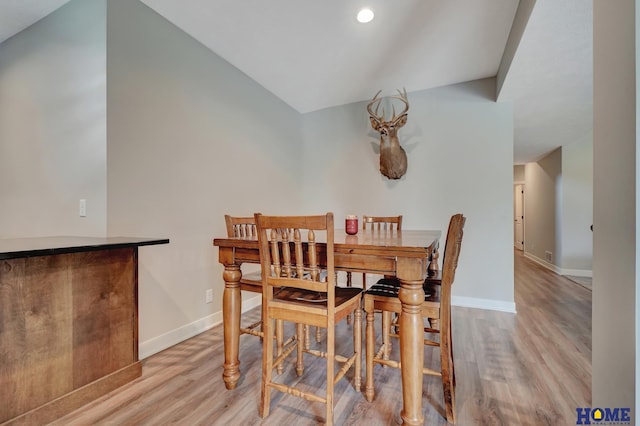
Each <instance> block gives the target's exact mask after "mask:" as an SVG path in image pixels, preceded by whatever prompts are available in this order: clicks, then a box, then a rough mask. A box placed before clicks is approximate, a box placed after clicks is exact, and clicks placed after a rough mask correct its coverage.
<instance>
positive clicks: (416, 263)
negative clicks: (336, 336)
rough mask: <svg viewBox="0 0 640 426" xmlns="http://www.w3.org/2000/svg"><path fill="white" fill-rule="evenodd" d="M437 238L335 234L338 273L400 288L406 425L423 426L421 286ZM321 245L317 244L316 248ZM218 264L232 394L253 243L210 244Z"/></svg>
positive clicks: (414, 233)
mask: <svg viewBox="0 0 640 426" xmlns="http://www.w3.org/2000/svg"><path fill="white" fill-rule="evenodd" d="M440 236H441V232H440V231H434V230H402V231H389V230H359V231H358V234H356V235H348V234H347V233H346V232H345V231H344V230H340V229H336V230H335V236H334V250H335V268H336V270H340V271H350V272H364V273H368V274H380V275H392V276H396V277H397V278H398V279H399V280H400V283H401V289H400V291H399V293H398V296H399V299H400V301H401V302H402V315H401V316H400V362H401V365H402V369H401V372H402V400H403V408H402V412H401V417H402V420H403V423H404V424H407V425H421V424H423V421H424V420H423V416H422V380H423V376H422V365H423V357H424V346H423V338H424V337H423V323H422V315H421V311H420V309H421V305H422V302H423V300H424V290H423V288H422V284H423V282H424V279H425V277H426V274H427V271H428V270H437V268H438V262H437V259H438V245H439V240H440ZM319 243H321V242H319ZM213 245H214V246H216V247H218V249H219V251H218V260H219V262H220V263H221V264H222V265H224V272H223V275H222V277H223V280H224V293H223V300H222V312H223V322H224V370H223V373H222V378H223V380H224V382H225V386H226V388H227V389H234V388H235V387H236V384H237V382H238V380H239V379H240V361H239V360H238V353H239V344H240V313H241V311H242V298H241V295H240V285H239V281H240V278H241V277H242V272H241V269H240V266H241V265H242V264H243V263H254V264H255V263H258V264H259V263H260V256H259V250H258V240H257V239H256V237H248V238H234V237H221V238H214V240H213Z"/></svg>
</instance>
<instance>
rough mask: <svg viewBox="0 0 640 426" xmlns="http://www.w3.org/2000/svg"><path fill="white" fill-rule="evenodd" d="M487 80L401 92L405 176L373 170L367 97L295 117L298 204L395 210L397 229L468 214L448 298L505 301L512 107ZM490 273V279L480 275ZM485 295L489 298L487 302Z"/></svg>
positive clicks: (341, 212)
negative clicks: (299, 124)
mask: <svg viewBox="0 0 640 426" xmlns="http://www.w3.org/2000/svg"><path fill="white" fill-rule="evenodd" d="M494 96H495V79H487V80H480V81H474V82H470V83H466V84H459V85H455V86H448V87H443V88H438V89H432V90H425V91H421V92H412V93H409V102H410V110H409V120H408V123H407V125H406V126H405V127H403V128H402V129H400V131H399V135H400V141H401V143H402V145H403V146H404V148H405V150H406V151H407V155H408V159H409V165H408V170H407V173H406V175H405V176H404V177H403V178H402V179H400V180H397V181H391V180H388V179H387V178H385V177H384V176H382V175H381V174H380V172H379V165H378V161H379V155H378V144H379V135H378V134H377V133H376V132H374V131H373V130H372V129H371V127H370V123H369V118H368V115H367V112H366V108H365V107H366V103H355V104H349V105H344V106H341V107H335V108H329V109H325V110H321V111H317V112H312V113H308V114H305V115H304V116H303V123H304V127H303V129H304V135H305V139H304V142H305V149H304V158H303V161H302V162H303V163H304V164H307V165H313V169H312V170H311V169H308V171H307V172H306V173H305V174H304V191H305V194H308V197H307V198H306V199H305V211H318V210H326V209H327V206H331V208H332V209H333V211H334V213H335V214H336V218H337V221H338V223H340V220H343V218H344V216H345V215H347V214H357V215H363V214H375V215H397V214H403V216H404V217H403V228H406V229H411V228H428V229H440V230H442V231H443V232H445V233H446V230H447V226H448V222H449V218H450V217H451V215H453V214H455V213H458V212H461V213H464V214H465V216H466V217H467V222H466V225H465V235H464V241H463V248H462V252H461V255H460V265H459V268H458V273H457V274H456V285H455V286H454V288H453V294H454V296H456V299H455V300H454V303H457V304H470V305H473V306H484V307H488V306H492V307H494V308H497V309H506V310H512V309H513V307H514V305H513V300H514V299H513V217H512V216H513V214H512V212H513V195H512V192H513V111H512V106H511V104H506V103H504V104H501V103H496V102H494ZM485 277H491V279H485ZM486 299H491V300H492V302H491V303H487V301H486Z"/></svg>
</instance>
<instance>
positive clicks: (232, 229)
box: [224, 214, 258, 238]
mask: <svg viewBox="0 0 640 426" xmlns="http://www.w3.org/2000/svg"><path fill="white" fill-rule="evenodd" d="M224 220H225V223H226V225H227V236H228V237H233V238H257V237H258V232H257V230H256V219H255V217H253V216H251V217H237V216H230V215H228V214H226V215H224Z"/></svg>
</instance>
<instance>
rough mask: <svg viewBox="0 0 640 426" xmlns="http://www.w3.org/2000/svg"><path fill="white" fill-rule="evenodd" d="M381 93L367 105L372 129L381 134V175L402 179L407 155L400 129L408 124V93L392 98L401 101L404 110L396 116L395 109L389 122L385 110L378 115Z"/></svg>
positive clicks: (401, 93) (399, 93) (405, 170)
mask: <svg viewBox="0 0 640 426" xmlns="http://www.w3.org/2000/svg"><path fill="white" fill-rule="evenodd" d="M380 92H382V90H380V91H378V93H376V95H375V96H374V97H373V99H372V100H371V102H369V104H368V105H367V111H368V112H369V119H370V120H371V127H373V130H375V131H376V132H379V133H380V173H382V174H383V175H384V176H386V177H388V178H389V179H400V178H401V177H402V176H404V174H405V173H406V172H407V153H406V152H405V151H404V149H403V148H402V147H401V146H400V141H399V140H398V129H399V128H401V127H402V126H404V125H405V124H406V123H407V111H409V100H408V99H407V91H406V90H404V89H403V91H402V92H401V91H400V90H398V94H397V95H395V96H390V98H391V99H398V100H400V101H401V102H402V103H403V104H404V109H403V110H402V112H401V113H400V114H398V115H396V109H395V107H393V116H392V117H391V120H389V121H385V119H384V108H382V115H378V109H380V103H381V102H382V99H383V98H379V97H378V96H379V95H380ZM374 106H375V111H374V109H373V108H374Z"/></svg>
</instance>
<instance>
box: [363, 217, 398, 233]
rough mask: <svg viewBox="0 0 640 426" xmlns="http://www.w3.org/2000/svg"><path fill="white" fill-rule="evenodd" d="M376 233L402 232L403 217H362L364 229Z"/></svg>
mask: <svg viewBox="0 0 640 426" xmlns="http://www.w3.org/2000/svg"><path fill="white" fill-rule="evenodd" d="M367 227H368V229H372V230H374V231H401V230H402V215H400V216H367V215H363V216H362V229H363V230H366V229H367Z"/></svg>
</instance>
